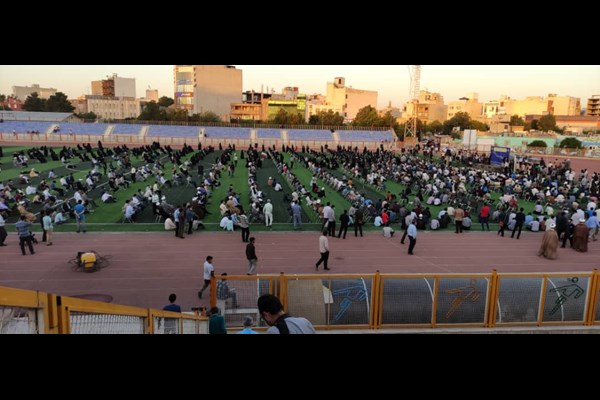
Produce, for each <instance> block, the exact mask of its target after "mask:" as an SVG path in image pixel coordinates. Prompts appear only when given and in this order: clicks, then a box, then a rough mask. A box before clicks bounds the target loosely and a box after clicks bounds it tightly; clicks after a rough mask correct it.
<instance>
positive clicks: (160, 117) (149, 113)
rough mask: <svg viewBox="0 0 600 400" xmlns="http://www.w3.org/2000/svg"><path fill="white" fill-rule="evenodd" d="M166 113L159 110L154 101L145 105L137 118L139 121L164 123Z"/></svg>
mask: <svg viewBox="0 0 600 400" xmlns="http://www.w3.org/2000/svg"><path fill="white" fill-rule="evenodd" d="M166 119H167V113H166V112H165V111H164V110H161V109H160V106H159V105H158V103H156V102H155V101H151V102H148V103H146V106H145V107H144V109H143V110H142V113H141V114H140V116H139V117H138V120H140V121H166Z"/></svg>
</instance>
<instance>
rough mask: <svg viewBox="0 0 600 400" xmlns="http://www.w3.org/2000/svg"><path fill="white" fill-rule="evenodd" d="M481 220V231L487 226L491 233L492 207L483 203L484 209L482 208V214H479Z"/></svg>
mask: <svg viewBox="0 0 600 400" xmlns="http://www.w3.org/2000/svg"><path fill="white" fill-rule="evenodd" d="M479 219H480V220H481V221H480V222H481V230H482V231H484V229H483V226H484V225H485V226H487V230H488V232H489V231H490V224H489V222H488V221H489V219H490V206H488V204H487V203H483V207H481V213H480V214H479Z"/></svg>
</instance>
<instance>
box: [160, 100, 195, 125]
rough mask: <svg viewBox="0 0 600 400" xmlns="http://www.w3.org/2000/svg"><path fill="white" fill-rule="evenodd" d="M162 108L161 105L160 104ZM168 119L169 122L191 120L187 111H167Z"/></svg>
mask: <svg viewBox="0 0 600 400" xmlns="http://www.w3.org/2000/svg"><path fill="white" fill-rule="evenodd" d="M159 106H160V103H159ZM167 119H168V120H169V121H187V120H188V119H189V116H188V112H187V110H184V109H180V110H173V109H169V110H167Z"/></svg>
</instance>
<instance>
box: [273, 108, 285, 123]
mask: <svg viewBox="0 0 600 400" xmlns="http://www.w3.org/2000/svg"><path fill="white" fill-rule="evenodd" d="M273 122H274V123H276V124H279V125H285V124H287V122H288V113H287V112H286V111H285V109H283V108H280V109H279V111H277V114H276V115H275V117H273Z"/></svg>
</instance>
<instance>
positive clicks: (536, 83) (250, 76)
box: [0, 65, 600, 108]
mask: <svg viewBox="0 0 600 400" xmlns="http://www.w3.org/2000/svg"><path fill="white" fill-rule="evenodd" d="M236 67H237V68H239V69H242V70H243V90H244V91H245V90H254V91H256V92H258V91H260V90H261V86H262V87H263V88H264V90H265V91H266V89H267V87H268V88H269V91H271V90H272V89H275V91H276V92H278V93H279V92H281V89H282V88H284V87H286V86H298V87H299V89H300V93H307V94H313V93H322V94H326V87H327V86H326V85H327V82H332V81H333V79H334V78H335V77H344V78H346V85H347V86H352V87H354V88H356V89H365V90H375V91H377V92H379V96H378V103H379V104H378V107H379V108H382V107H385V106H387V105H388V103H389V102H390V101H391V102H392V105H393V106H396V107H398V106H402V105H403V104H404V102H405V101H407V100H408V99H409V89H410V76H409V67H410V66H408V65H236ZM113 73H116V74H118V75H119V76H121V77H125V78H136V90H137V95H138V97H144V95H145V91H146V89H147V88H149V87H151V88H152V89H158V91H159V95H160V96H163V95H167V96H169V97H173V66H172V65H0V94H10V93H12V86H13V85H17V86H25V85H31V84H33V83H38V84H40V86H42V87H53V88H56V89H58V90H59V91H62V92H64V93H66V94H67V96H68V97H69V98H76V97H78V96H80V95H82V94H89V93H90V92H91V83H90V82H91V81H92V80H100V79H104V78H105V77H106V76H108V75H112V74H113ZM421 89H427V90H429V91H432V92H438V93H441V94H442V96H444V100H445V102H446V103H448V102H450V101H454V100H458V99H459V98H460V97H463V96H465V95H466V94H467V93H472V92H475V93H479V100H480V101H490V100H496V99H498V98H499V97H500V96H501V95H503V94H504V95H508V96H510V97H511V98H513V99H522V98H524V97H526V96H543V97H546V96H547V95H548V94H549V93H556V94H558V95H565V96H573V97H579V98H581V103H582V107H585V104H586V102H587V99H588V98H589V97H591V96H592V95H600V65H539V66H536V65H514V66H513V65H423V66H422V69H421Z"/></svg>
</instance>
